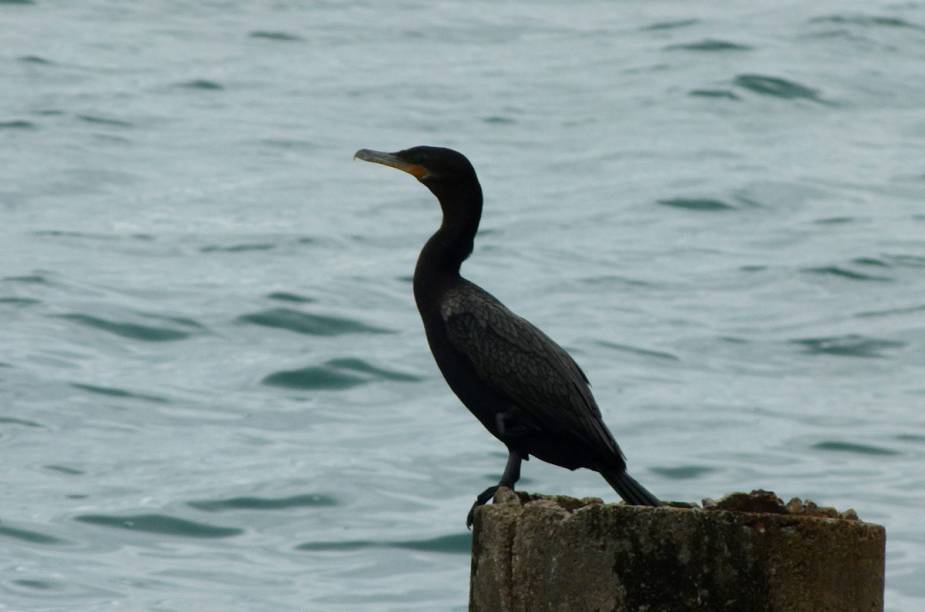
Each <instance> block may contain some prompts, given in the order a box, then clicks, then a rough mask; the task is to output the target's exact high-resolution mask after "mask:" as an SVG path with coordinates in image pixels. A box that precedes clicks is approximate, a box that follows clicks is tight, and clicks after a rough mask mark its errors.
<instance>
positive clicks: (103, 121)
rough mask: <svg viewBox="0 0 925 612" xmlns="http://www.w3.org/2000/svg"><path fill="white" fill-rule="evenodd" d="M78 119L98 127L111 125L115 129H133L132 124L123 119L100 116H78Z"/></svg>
mask: <svg viewBox="0 0 925 612" xmlns="http://www.w3.org/2000/svg"><path fill="white" fill-rule="evenodd" d="M77 118H78V119H80V120H81V121H84V122H86V123H93V124H96V125H109V126H113V127H132V123H131V122H129V121H123V120H122V119H113V118H111V117H100V116H99V115H77Z"/></svg>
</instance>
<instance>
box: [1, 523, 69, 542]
mask: <svg viewBox="0 0 925 612" xmlns="http://www.w3.org/2000/svg"><path fill="white" fill-rule="evenodd" d="M0 537H5V538H12V539H14V540H20V541H22V542H29V543H30V544H64V543H65V541H64V540H62V539H60V538H56V537H54V536H50V535H48V534H47V533H41V532H39V531H32V530H30V529H18V528H16V527H9V526H7V525H3V524H0Z"/></svg>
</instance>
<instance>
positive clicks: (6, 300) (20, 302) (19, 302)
mask: <svg viewBox="0 0 925 612" xmlns="http://www.w3.org/2000/svg"><path fill="white" fill-rule="evenodd" d="M41 303H42V302H41V301H39V300H36V299H33V298H23V297H0V304H10V305H11V306H34V305H36V304H41Z"/></svg>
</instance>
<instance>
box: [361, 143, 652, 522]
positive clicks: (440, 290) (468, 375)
mask: <svg viewBox="0 0 925 612" xmlns="http://www.w3.org/2000/svg"><path fill="white" fill-rule="evenodd" d="M355 157H356V158H359V159H362V160H365V161H369V162H374V163H377V164H384V165H386V166H391V167H393V168H398V169H399V170H403V171H405V172H407V173H409V174H411V175H412V176H414V177H415V178H417V179H418V181H420V182H421V183H423V184H424V186H426V187H427V188H428V189H430V190H431V192H433V194H434V195H435V196H437V199H438V200H439V201H440V207H441V208H442V209H443V223H442V224H441V225H440V229H438V230H437V232H436V233H435V234H434V235H433V236H431V237H430V240H428V241H427V244H426V245H424V248H423V250H422V251H421V254H420V256H419V257H418V262H417V266H416V267H415V270H414V299H415V301H416V302H417V307H418V310H419V311H420V313H421V318H422V319H423V320H424V329H425V331H426V333H427V341H428V343H429V344H430V350H431V352H432V353H433V354H434V359H435V360H436V361H437V366H438V367H439V368H440V371H441V372H442V373H443V377H444V378H446V382H447V383H448V384H449V385H450V388H451V389H452V390H453V392H454V393H456V395H457V396H458V397H459V399H460V400H462V403H463V404H465V405H466V407H467V408H468V409H469V410H470V411H471V412H472V414H474V415H475V417H476V418H477V419H478V420H479V421H480V422H481V423H482V425H484V426H485V428H486V429H488V431H490V432H491V433H492V434H493V435H494V436H495V437H496V438H498V439H499V440H501V442H503V443H504V445H505V446H507V449H508V459H507V465H506V466H505V468H504V474H503V475H502V476H501V481H500V482H499V483H498V484H497V485H495V486H493V487H489V488H488V489H486V490H485V491H483V492H482V493H481V494H480V495H479V496H478V497H477V498H476V501H475V503H474V504H473V505H472V510H470V511H469V516H468V517H467V519H466V525H468V526H471V525H472V518H473V512H474V510H475V508H476V507H477V506H479V505H482V504H484V503H486V502H487V501H488V500H490V499H491V498H492V497H493V496H494V494H495V491H497V489H498V488H499V487H502V486H506V487H510V488H511V489H513V488H514V484H515V483H516V482H517V480H518V479H519V478H520V462H521V461H522V460H526V459H529V458H530V455H533V456H534V457H538V458H539V459H542V460H543V461H546V462H548V463H552V464H555V465H558V466H561V467H564V468H568V469H570V470H575V469H578V468H588V469H592V470H595V471H597V472H600V474H601V475H602V476H603V477H604V478H605V479H606V480H607V482H609V483H610V485H611V486H612V487H613V488H614V489H615V490H616V491H617V493H619V494H620V497H622V498H623V499H624V500H625V501H626V502H627V503H629V504H633V505H638V506H658V505H659V501H658V499H657V498H656V497H655V496H654V495H652V494H651V493H649V491H647V490H646V489H645V488H644V487H643V486H642V485H640V484H639V483H638V482H636V480H634V479H633V478H632V477H631V476H630V475H629V474H627V473H626V461H625V458H624V456H623V452H622V451H621V450H620V447H619V446H618V445H617V442H616V441H615V440H614V439H613V435H611V433H610V430H608V429H607V426H606V425H605V424H604V421H603V420H602V419H601V411H600V409H599V408H598V407H597V404H596V403H595V401H594V397H593V396H592V395H591V389H590V388H589V385H588V379H587V377H586V376H585V374H584V372H582V371H581V368H579V367H578V364H576V363H575V361H574V360H573V359H572V358H571V357H570V356H569V354H568V353H566V352H565V350H564V349H563V348H562V347H560V346H559V345H558V344H556V343H555V342H553V341H552V340H551V339H550V338H549V337H548V336H547V335H546V334H544V333H543V332H541V331H540V330H539V329H537V328H536V327H534V326H533V325H532V324H531V323H530V322H529V321H527V320H526V319H523V318H521V317H519V316H517V315H515V314H514V313H512V312H511V311H510V310H508V309H507V308H506V307H505V306H504V304H502V303H501V302H499V301H498V300H497V299H496V298H495V297H494V296H492V295H491V294H490V293H488V292H487V291H485V290H484V289H482V288H481V287H479V286H477V285H475V284H473V283H471V282H469V281H467V280H466V279H464V278H463V277H462V276H460V274H459V267H460V265H461V264H462V262H463V261H465V259H466V258H467V257H469V255H470V254H471V253H472V241H473V239H474V238H475V233H476V231H477V230H478V227H479V219H480V218H481V216H482V188H481V186H480V185H479V181H478V178H476V176H475V170H474V169H473V168H472V164H470V163H469V160H468V159H466V158H465V156H463V155H462V154H461V153H458V152H456V151H453V150H451V149H444V148H439V147H414V148H411V149H406V150H404V151H398V152H397V153H383V152H380V151H370V150H369V149H362V150H360V151H357V153H356V155H355Z"/></svg>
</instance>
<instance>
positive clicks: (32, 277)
mask: <svg viewBox="0 0 925 612" xmlns="http://www.w3.org/2000/svg"><path fill="white" fill-rule="evenodd" d="M3 280H5V281H6V282H9V283H28V284H30V285H47V284H48V280H47V279H46V278H45V277H44V276H41V275H39V274H26V275H24V276H4V277H3Z"/></svg>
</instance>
